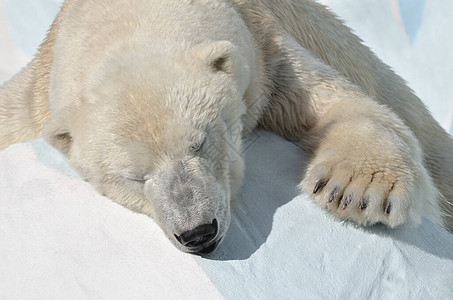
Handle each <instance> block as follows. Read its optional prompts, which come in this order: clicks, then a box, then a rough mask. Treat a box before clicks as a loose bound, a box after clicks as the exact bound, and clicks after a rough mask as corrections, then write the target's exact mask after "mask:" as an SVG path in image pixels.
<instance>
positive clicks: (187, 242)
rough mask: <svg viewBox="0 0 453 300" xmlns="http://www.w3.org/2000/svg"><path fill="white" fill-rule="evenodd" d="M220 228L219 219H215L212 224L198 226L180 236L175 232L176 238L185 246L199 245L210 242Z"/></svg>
mask: <svg viewBox="0 0 453 300" xmlns="http://www.w3.org/2000/svg"><path fill="white" fill-rule="evenodd" d="M218 230H219V229H218V225H217V220H216V219H214V221H212V223H211V224H204V225H200V226H197V227H195V228H194V229H192V230H188V231H186V232H183V233H182V234H181V235H179V236H178V235H176V234H175V238H176V239H177V240H178V241H179V242H180V243H181V244H182V245H183V246H185V247H189V248H193V247H199V246H204V245H207V244H209V243H210V242H211V241H212V240H213V239H214V238H215V237H216V235H217V232H218ZM197 252H199V251H197Z"/></svg>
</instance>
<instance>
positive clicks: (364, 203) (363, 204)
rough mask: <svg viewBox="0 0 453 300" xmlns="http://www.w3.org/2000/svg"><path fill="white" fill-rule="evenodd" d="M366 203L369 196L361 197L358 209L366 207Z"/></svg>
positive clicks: (368, 201)
mask: <svg viewBox="0 0 453 300" xmlns="http://www.w3.org/2000/svg"><path fill="white" fill-rule="evenodd" d="M368 204H370V197H369V196H366V197H363V199H362V203H360V206H359V208H360V210H364V209H365V208H367V207H368Z"/></svg>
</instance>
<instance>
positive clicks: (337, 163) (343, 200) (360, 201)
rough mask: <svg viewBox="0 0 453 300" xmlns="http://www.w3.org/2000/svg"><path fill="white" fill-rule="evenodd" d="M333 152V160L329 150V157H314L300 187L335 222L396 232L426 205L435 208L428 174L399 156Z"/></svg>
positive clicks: (400, 154)
mask: <svg viewBox="0 0 453 300" xmlns="http://www.w3.org/2000/svg"><path fill="white" fill-rule="evenodd" d="M342 148H343V150H344V147H342ZM393 150H394V149H393ZM333 152H336V151H333ZM338 152H339V153H334V155H332V148H330V149H329V151H328V155H325V154H326V153H321V154H320V155H317V156H315V159H314V160H313V162H312V164H311V165H309V167H308V169H307V172H306V175H305V179H304V180H303V181H302V183H301V187H302V188H303V189H304V190H305V191H306V192H307V193H309V194H311V195H312V196H313V198H314V200H315V202H316V203H317V204H318V205H319V206H320V207H322V208H326V209H327V210H328V211H329V212H330V213H331V214H333V215H334V216H336V217H339V218H341V219H346V220H351V221H354V222H356V223H358V224H361V225H371V224H374V223H379V222H380V223H384V224H386V225H388V226H390V227H395V226H397V225H399V224H402V223H405V222H406V221H415V222H419V221H420V219H421V214H422V211H424V210H426V209H427V208H426V207H427V206H426V205H425V204H427V203H430V202H431V204H432V203H435V200H436V196H437V194H436V191H437V190H436V189H435V187H434V186H433V184H432V180H431V178H430V177H429V175H428V172H427V171H426V169H425V168H424V166H423V165H422V163H421V162H418V161H417V160H411V159H410V158H409V159H408V157H405V156H404V153H395V152H393V151H390V153H388V152H387V153H386V154H383V152H379V153H373V150H372V149H370V152H367V154H366V155H363V154H362V153H363V152H361V151H358V152H357V151H351V152H348V151H345V152H340V151H338ZM392 152H393V153H392ZM406 154H407V153H406ZM320 158H324V159H320ZM434 205H435V204H434Z"/></svg>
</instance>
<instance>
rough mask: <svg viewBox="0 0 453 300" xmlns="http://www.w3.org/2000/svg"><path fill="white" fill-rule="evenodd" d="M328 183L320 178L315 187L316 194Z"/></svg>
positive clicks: (314, 192)
mask: <svg viewBox="0 0 453 300" xmlns="http://www.w3.org/2000/svg"><path fill="white" fill-rule="evenodd" d="M325 184H326V182H325V181H324V180H323V179H321V180H318V182H316V185H315V188H314V189H313V194H316V193H317V192H319V190H320V189H321V188H322V187H323V186H324V185H325Z"/></svg>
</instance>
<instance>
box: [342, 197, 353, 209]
mask: <svg viewBox="0 0 453 300" xmlns="http://www.w3.org/2000/svg"><path fill="white" fill-rule="evenodd" d="M351 201H352V195H348V196H347V197H346V198H345V199H344V202H343V206H342V207H341V209H343V210H345V209H346V208H348V205H349V204H351Z"/></svg>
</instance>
